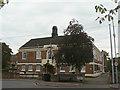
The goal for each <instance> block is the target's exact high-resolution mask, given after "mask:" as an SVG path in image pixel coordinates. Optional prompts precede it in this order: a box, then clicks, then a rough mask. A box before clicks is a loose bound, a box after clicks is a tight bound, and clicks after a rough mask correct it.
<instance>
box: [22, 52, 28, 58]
mask: <svg viewBox="0 0 120 90" xmlns="http://www.w3.org/2000/svg"><path fill="white" fill-rule="evenodd" d="M24 53H26V57H24ZM26 59H27V52H22V60H26Z"/></svg>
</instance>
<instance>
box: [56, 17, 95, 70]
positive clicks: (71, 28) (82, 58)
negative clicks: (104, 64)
mask: <svg viewBox="0 0 120 90" xmlns="http://www.w3.org/2000/svg"><path fill="white" fill-rule="evenodd" d="M93 40H94V39H93V38H92V37H90V36H88V35H87V33H85V32H84V31H83V26H82V25H81V24H79V23H78V21H77V20H75V19H72V20H71V21H70V22H69V25H68V27H67V29H65V30H64V38H63V39H62V40H61V43H60V45H59V46H60V48H59V50H58V53H57V54H56V57H57V58H58V62H57V63H58V64H59V65H60V64H64V63H65V64H67V65H73V66H74V67H76V68H77V69H78V70H79V72H80V71H81V68H82V66H84V65H85V64H86V63H89V62H90V61H91V60H92V59H93V45H92V44H93Z"/></svg>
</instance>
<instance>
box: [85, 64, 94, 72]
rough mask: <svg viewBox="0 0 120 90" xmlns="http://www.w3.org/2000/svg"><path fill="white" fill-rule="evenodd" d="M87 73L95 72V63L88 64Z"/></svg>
mask: <svg viewBox="0 0 120 90" xmlns="http://www.w3.org/2000/svg"><path fill="white" fill-rule="evenodd" d="M90 68H91V69H90ZM86 74H93V65H92V64H86Z"/></svg>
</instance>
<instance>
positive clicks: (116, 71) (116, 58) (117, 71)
mask: <svg viewBox="0 0 120 90" xmlns="http://www.w3.org/2000/svg"><path fill="white" fill-rule="evenodd" d="M112 24H113V37H114V51H115V63H118V61H117V53H116V41H115V28H114V21H113V20H112ZM115 70H116V84H117V83H118V71H117V65H115Z"/></svg>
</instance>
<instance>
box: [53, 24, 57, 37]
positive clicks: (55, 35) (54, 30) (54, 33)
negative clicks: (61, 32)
mask: <svg viewBox="0 0 120 90" xmlns="http://www.w3.org/2000/svg"><path fill="white" fill-rule="evenodd" d="M57 30H58V29H57V26H53V28H52V37H57V36H58V34H57Z"/></svg>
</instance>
